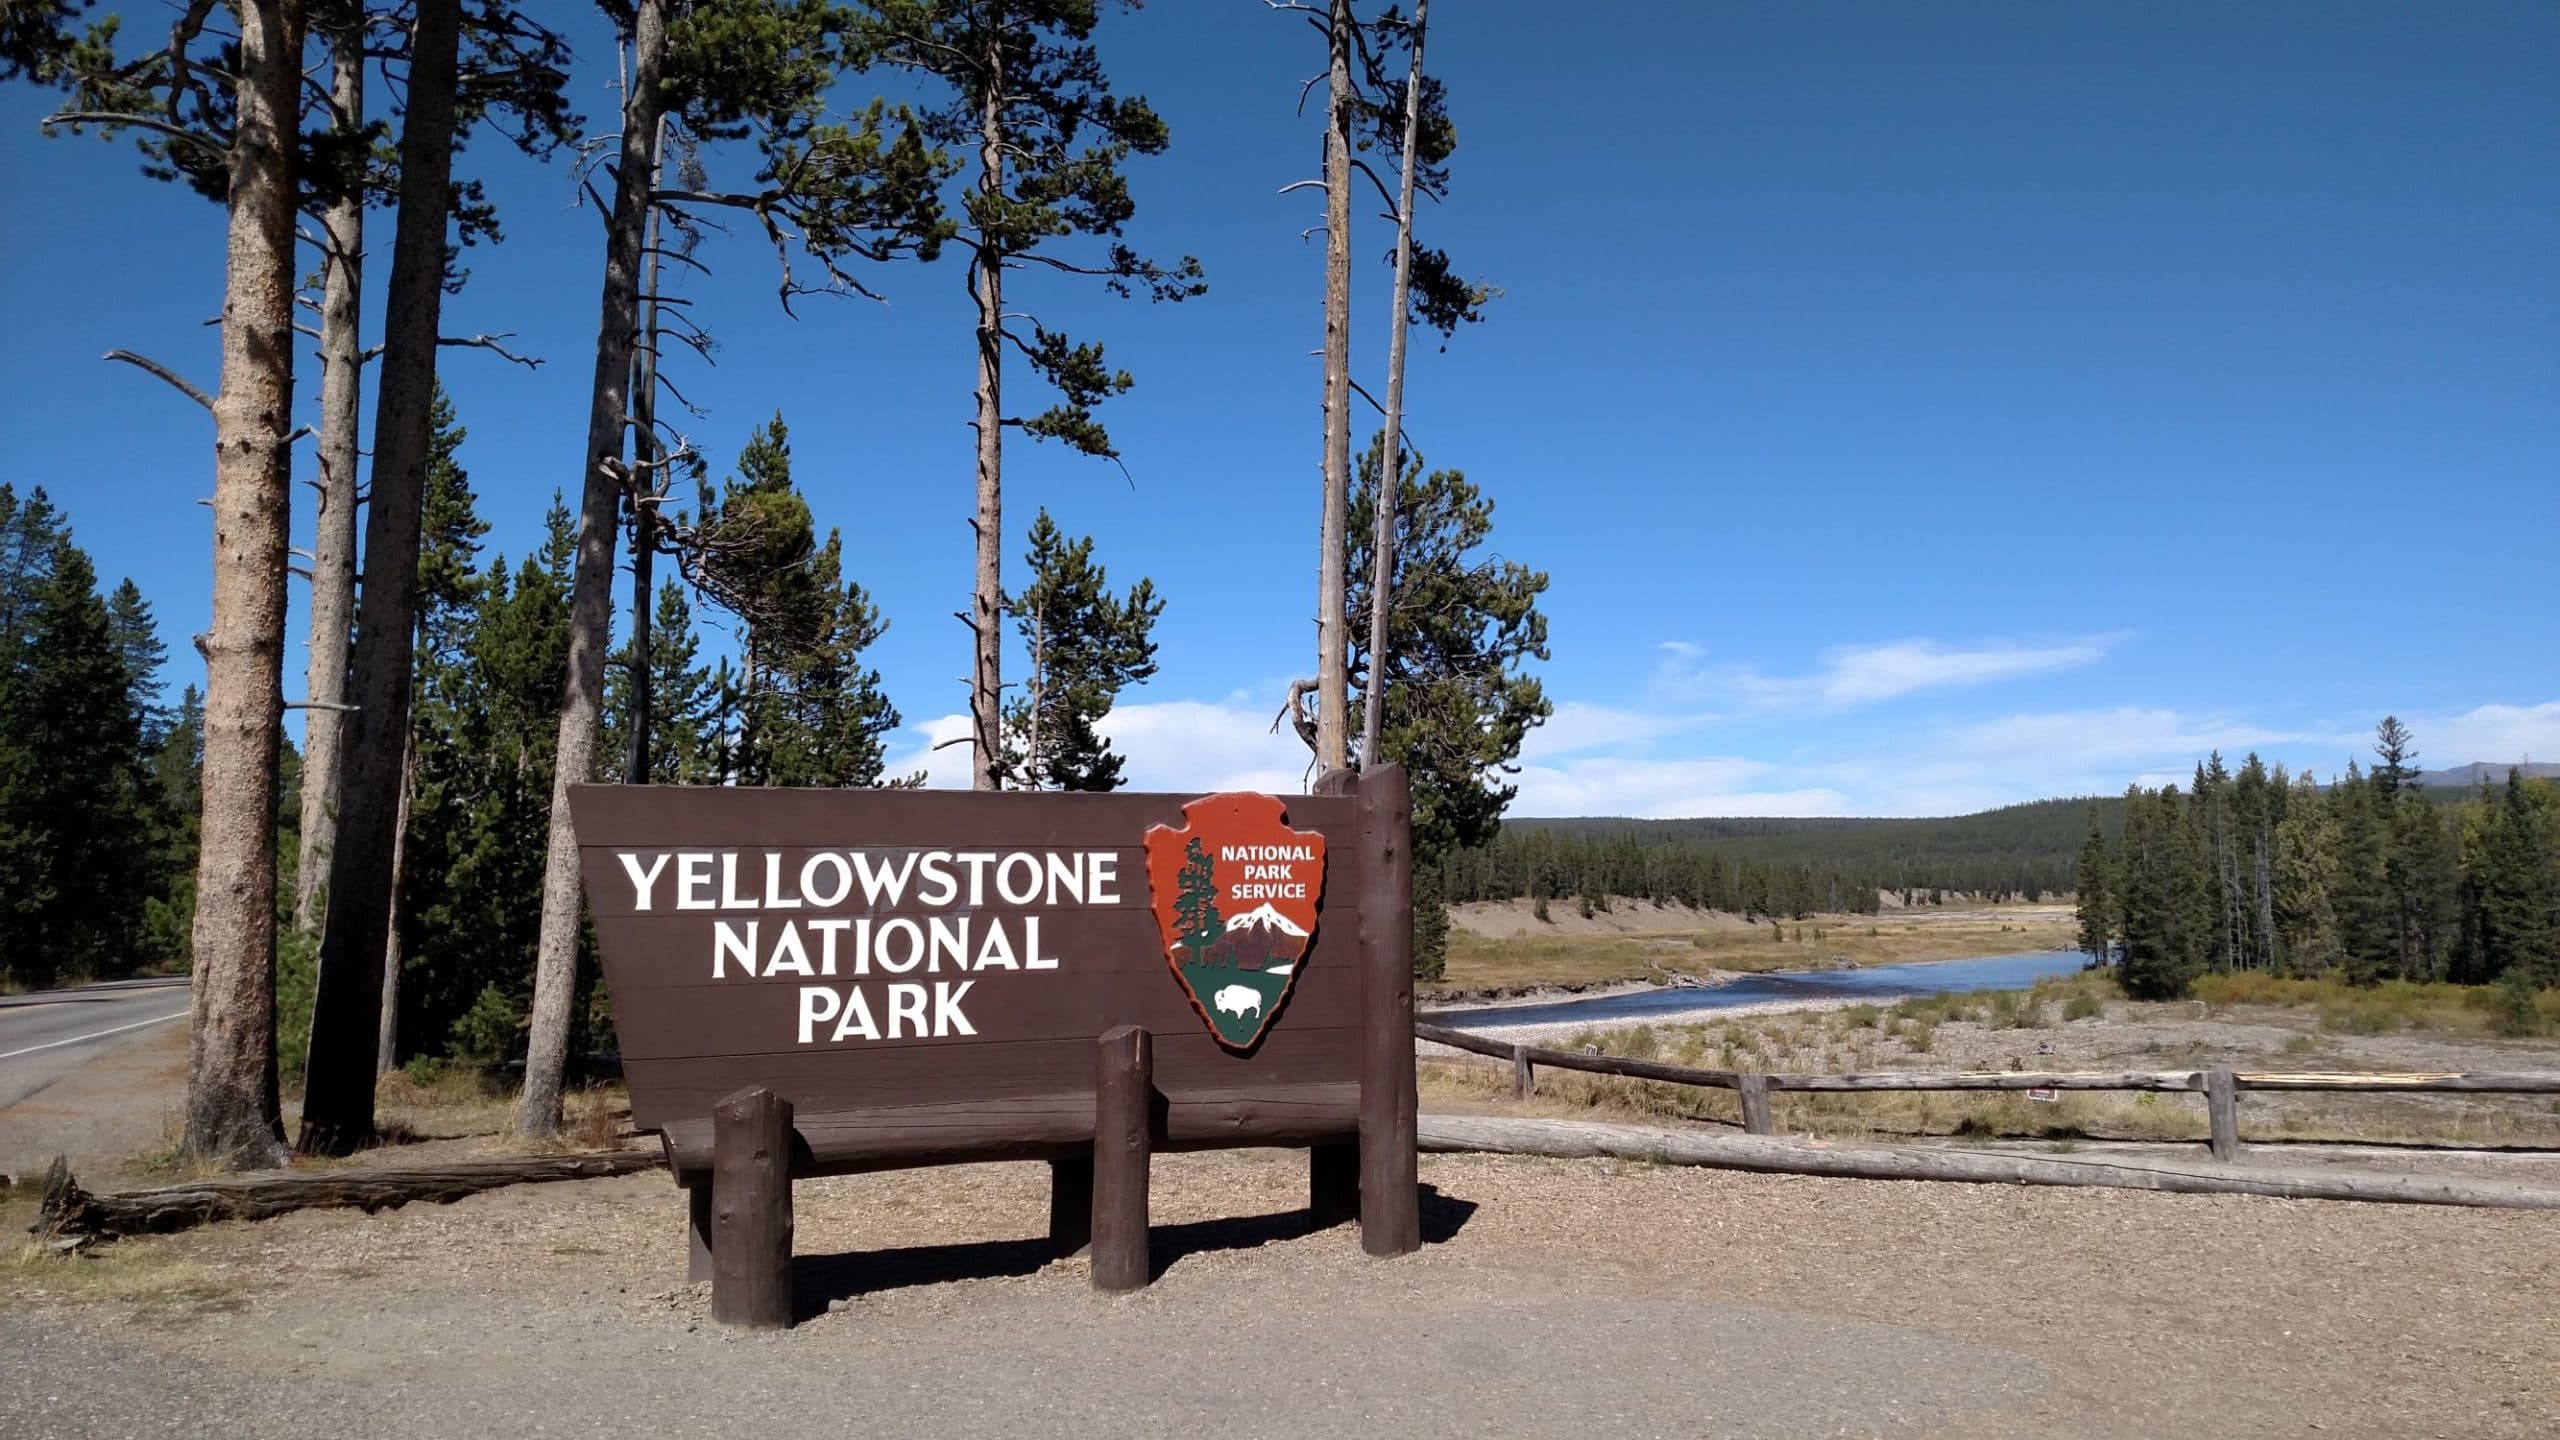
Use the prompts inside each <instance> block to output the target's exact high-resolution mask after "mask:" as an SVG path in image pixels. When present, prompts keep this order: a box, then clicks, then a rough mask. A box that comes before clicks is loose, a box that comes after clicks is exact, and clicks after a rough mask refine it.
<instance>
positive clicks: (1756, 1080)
mask: <svg viewBox="0 0 2560 1440" xmlns="http://www.w3.org/2000/svg"><path fill="white" fill-rule="evenodd" d="M1733 1088H1734V1090H1735V1091H1736V1092H1738V1093H1739V1094H1740V1095H1741V1096H1742V1128H1743V1131H1744V1133H1746V1134H1751V1135H1767V1134H1769V1133H1771V1132H1772V1131H1774V1130H1775V1129H1776V1128H1777V1127H1776V1125H1775V1124H1773V1123H1772V1122H1771V1121H1770V1119H1769V1077H1768V1076H1766V1075H1759V1074H1747V1075H1736V1076H1734V1077H1733Z"/></svg>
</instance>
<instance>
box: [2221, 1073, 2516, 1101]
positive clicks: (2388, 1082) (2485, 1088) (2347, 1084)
mask: <svg viewBox="0 0 2560 1440" xmlns="http://www.w3.org/2000/svg"><path fill="white" fill-rule="evenodd" d="M2233 1078H2234V1079H2235V1080H2237V1081H2238V1082H2239V1086H2240V1088H2241V1089H2243V1090H2363V1091H2399V1092H2419V1093H2439V1094H2452V1093H2483V1094H2505V1095H2560V1070H2494V1071H2453V1070H2426V1071H2396V1072H2385V1073H2377V1074H2369V1075H2357V1074H2311V1073H2305V1074H2283V1073H2278V1072H2275V1071H2250V1070H2243V1071H2241V1072H2240V1073H2239V1074H2238V1075H2236V1076H2234V1077H2233Z"/></svg>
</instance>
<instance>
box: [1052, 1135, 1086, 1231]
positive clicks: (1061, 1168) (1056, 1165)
mask: <svg viewBox="0 0 2560 1440" xmlns="http://www.w3.org/2000/svg"><path fill="white" fill-rule="evenodd" d="M1092 1244H1093V1157H1092V1156H1091V1155H1089V1154H1088V1155H1071V1156H1068V1157H1067V1158H1066V1159H1063V1160H1052V1161H1050V1162H1049V1248H1050V1249H1051V1250H1053V1251H1055V1252H1056V1253H1058V1254H1060V1255H1081V1254H1083V1253H1084V1251H1085V1249H1086V1247H1088V1246H1090V1245H1092Z"/></svg>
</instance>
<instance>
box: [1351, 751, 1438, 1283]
mask: <svg viewBox="0 0 2560 1440" xmlns="http://www.w3.org/2000/svg"><path fill="white" fill-rule="evenodd" d="M1355 793H1356V795H1357V804H1358V806H1359V825H1358V832H1357V833H1358V835H1359V844H1360V868H1359V872H1358V873H1359V876H1360V887H1361V893H1360V940H1361V944H1360V1030H1361V1034H1360V1248H1361V1249H1363V1250H1366V1251H1368V1252H1369V1253H1370V1254H1372V1255H1378V1256H1387V1255H1409V1254H1411V1253H1413V1252H1414V1251H1416V1250H1419V1249H1421V1248H1422V1197H1421V1194H1420V1190H1421V1177H1420V1176H1419V1174H1418V1173H1417V1171H1416V1168H1415V1167H1416V1157H1417V1155H1418V1153H1419V1152H1418V1151H1417V1149H1416V1147H1415V1143H1414V1126H1415V1120H1416V1114H1415V1112H1416V1111H1417V1109H1418V1108H1419V1106H1418V1104H1417V1097H1416V1096H1415V1094H1414V1080H1413V835H1412V826H1413V792H1412V790H1411V788H1410V785H1409V782H1407V780H1406V779H1405V773H1404V767H1403V766H1401V765H1380V766H1378V767H1377V768H1375V769H1373V770H1369V771H1367V772H1365V773H1363V774H1362V775H1361V776H1360V781H1359V788H1358V790H1357V791H1356V792H1355Z"/></svg>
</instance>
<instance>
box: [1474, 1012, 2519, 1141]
mask: <svg viewBox="0 0 2560 1440" xmlns="http://www.w3.org/2000/svg"><path fill="white" fill-rule="evenodd" d="M2540 1007H2541V1009H2540V1018H2539V1019H2538V1020H2537V1021H2535V1022H2533V1024H2532V1026H2530V1027H2525V1026H2520V1025H2518V1024H2517V1023H2516V1022H2515V1021H2514V1020H2513V1019H2512V1018H2511V1017H2509V1016H2507V1015H2506V1014H2504V1013H2503V1012H2502V1010H2501V1009H2500V997H2499V996H2498V994H2497V993H2496V992H2495V991H2494V990H2493V989H2492V988H2489V987H2462V986H2453V985H2431V986H2402V987H2391V986H2384V987H2377V988H2373V989H2362V990H2359V989H2355V988H2353V987H2348V986H2345V985H2340V984H2330V983H2320V982H2300V981H2273V980H2269V979H2267V978H2266V977H2262V976H2217V977H2207V978H2206V979H2205V980H2204V981H2202V982H2200V983H2199V986H2198V992H2197V998H2194V999H2189V1000H2176V1001H2156V1002H2155V1001H2132V1000H2127V999H2125V998H2124V997H2123V996H2122V995H2121V994H2120V993H2118V992H2117V990H2116V989H2115V985H2114V982H2113V979H2112V977H2111V976H2109V975H2107V974H2105V973H2103V972H2090V973H2083V974H2074V975H2071V976H2068V977H2064V978H2061V979H2055V980H2047V981H2045V982H2043V983H2041V984H2039V985H2037V986H2035V987H2034V988H2033V989H2029V990H2019V991H1994V992H1981V993H1971V994H1948V995H1937V996H1925V997H1911V998H1906V999H1902V1000H1898V1001H1886V1002H1881V1003H1878V1002H1872V1001H1851V1002H1848V1003H1839V1002H1828V1003H1804V1004H1796V1005H1792V1006H1784V1007H1781V1006H1767V1007H1758V1006H1755V1007H1748V1008H1740V1009H1729V1010H1723V1011H1718V1012H1715V1013H1714V1014H1712V1015H1710V1016H1703V1017H1695V1018H1692V1019H1688V1020H1680V1019H1670V1018H1661V1019H1652V1020H1649V1021H1646V1022H1642V1023H1635V1024H1611V1025H1596V1026H1595V1025H1584V1026H1581V1027H1574V1026H1569V1025H1547V1026H1540V1027H1536V1028H1535V1030H1534V1031H1532V1030H1530V1029H1528V1028H1527V1027H1523V1028H1522V1029H1521V1030H1520V1031H1518V1032H1516V1033H1515V1032H1514V1031H1512V1030H1509V1029H1504V1028H1498V1027H1488V1026H1484V1025H1480V1024H1471V1025H1469V1026H1468V1027H1467V1028H1468V1029H1470V1030H1472V1031H1475V1032H1476V1033H1479V1034H1486V1035H1493V1036H1496V1037H1498V1038H1503V1039H1518V1040H1526V1041H1532V1042H1534V1043H1538V1044H1544V1045H1548V1046H1554V1047H1560V1048H1568V1049H1581V1048H1584V1047H1596V1048H1597V1049H1599V1050H1601V1051H1602V1052H1604V1053H1607V1054H1612V1055H1623V1056H1628V1057H1632V1058H1638V1059H1656V1060H1664V1061H1669V1062H1672V1063H1675V1064H1683V1065H1692V1066H1697V1067H1700V1068H1706V1069H1723V1070H1756V1071H1765V1072H1771V1073H1781V1072H1783V1073H1810V1074H1843V1073H1868V1072H1874V1071H1891V1070H1930V1071H1985V1070H2012V1071H2014V1070H2056V1071H2074V1070H2079V1071H2110V1072H2112V1071H2136V1070H2194V1069H2206V1068H2212V1067H2225V1068H2230V1069H2234V1070H2275V1071H2346V1072H2358V1073H2376V1072H2390V1071H2465V1070H2560V991H2545V992H2543V994H2542V996H2541V1000H2540ZM2520 1028H2533V1029H2536V1030H2538V1031H2539V1033H2533V1034H2510V1033H2503V1032H2506V1031H2508V1030H2513V1029H2520ZM1429 1052H1430V1053H1428V1054H1427V1055H1426V1063H1425V1065H1424V1069H1423V1093H1424V1097H1425V1104H1426V1106H1427V1107H1430V1108H1435V1109H1451V1108H1477V1107H1491V1108H1490V1109H1489V1110H1488V1112H1487V1113H1505V1114H1509V1113H1523V1114H1542V1115H1570V1114H1593V1113H1594V1112H1597V1116H1598V1117H1599V1118H1619V1119H1640V1120H1648V1121H1661V1120H1666V1119H1676V1120H1689V1121H1701V1122H1707V1123H1713V1124H1727V1125H1732V1124H1739V1122H1740V1118H1741V1117H1740V1113H1739V1110H1738V1102H1737V1100H1736V1099H1735V1097H1734V1096H1733V1095H1732V1094H1730V1093H1729V1092H1726V1091H1721V1090H1700V1089H1695V1088H1692V1087H1688V1086H1675V1085H1660V1084H1654V1083H1652V1082H1647V1081H1638V1080H1624V1079H1619V1078H1615V1077H1608V1076H1591V1075H1580V1074H1574V1073H1571V1072H1564V1071H1540V1072H1539V1074H1538V1094H1537V1096H1536V1098H1535V1099H1534V1100H1533V1101H1531V1102H1530V1103H1529V1104H1528V1105H1527V1106H1526V1107H1515V1106H1514V1105H1513V1104H1512V1103H1511V1101H1510V1098H1509V1097H1510V1083H1511V1077H1510V1071H1509V1067H1507V1066H1504V1065H1500V1064H1497V1063H1494V1062H1489V1061H1485V1060H1481V1059H1474V1058H1468V1059H1461V1058H1459V1057H1458V1055H1457V1053H1456V1052H1453V1051H1448V1050H1446V1049H1445V1048H1444V1047H1439V1046H1432V1047H1429ZM1774 1104H1775V1119H1776V1121H1777V1124H1778V1127H1779V1128H1780V1130H1781V1131H1793V1132H1799V1133H1813V1134H1818V1135H1822V1136H1825V1137H1831V1138H1840V1139H1853V1138H1859V1137H1870V1138H1876V1139H1909V1138H1915V1137H1926V1136H1949V1137H1963V1138H1965V1139H1967V1140H1969V1141H1970V1140H1983V1139H1993V1138H2008V1139H2027V1140H2044V1141H2049V1142H2052V1143H2054V1144H2056V1145H2057V1146H2069V1145H2072V1144H2075V1143H2077V1142H2079V1141H2082V1140H2140V1141H2200V1140H2202V1139H2203V1138H2204V1135H2205V1117H2204V1113H2203V1108H2202V1105H2201V1103H2200V1102H2198V1101H2197V1100H2196V1098H2195V1097H2192V1096H2182V1095H2155V1094H2138V1095H2132V1094H2114V1093H2068V1094H2063V1095H2060V1096H2056V1097H2053V1098H2051V1099H2048V1100H2031V1099H2028V1098H2027V1097H2026V1096H2024V1095H2020V1094H2015V1093H2005V1094H1963V1093H1956V1094H1948V1093H1928V1092H1912V1093H1888V1094H1843V1095H1808V1094H1781V1095H1779V1096H1777V1097H1774ZM2243 1122H2244V1123H2243V1130H2244V1134H2245V1135H2246V1136H2247V1138H2249V1139H2250V1140H2251V1141H2252V1142H2266V1143H2307V1142H2359V1143H2399V1142H2411V1143H2422V1144H2427V1145H2459V1146H2476V1147H2487V1148H2515V1147H2523V1148H2528V1149H2539V1150H2560V1103H2555V1102H2554V1101H2553V1100H2552V1098H2551V1097H2549V1096H2509V1095H2491V1094H2476V1095H2424V1094H2400V1095H2390V1094H2381V1095H2372V1094H2368V1095H2352V1094H2322V1093H2311V1092H2300V1093H2291V1092H2289V1093H2258V1094H2252V1095H2251V1096H2250V1097H2249V1099H2248V1101H2247V1104H2246V1107H2245V1114H2244V1116H2243Z"/></svg>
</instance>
